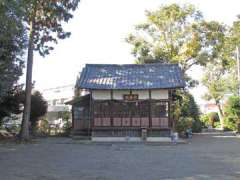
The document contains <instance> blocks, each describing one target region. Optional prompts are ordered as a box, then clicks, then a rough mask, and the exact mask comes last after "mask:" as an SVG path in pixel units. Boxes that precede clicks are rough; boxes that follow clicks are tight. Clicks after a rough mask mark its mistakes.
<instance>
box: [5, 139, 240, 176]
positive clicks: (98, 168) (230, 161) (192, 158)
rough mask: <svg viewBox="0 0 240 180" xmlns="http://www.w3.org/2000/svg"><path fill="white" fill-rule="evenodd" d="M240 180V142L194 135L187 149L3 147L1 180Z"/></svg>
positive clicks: (68, 142)
mask: <svg viewBox="0 0 240 180" xmlns="http://www.w3.org/2000/svg"><path fill="white" fill-rule="evenodd" d="M135 179H136V180H162V179H168V180H170V179H188V180H195V179H197V180H198V179H202V180H206V179H209V180H228V179H236V180H239V179H240V138H237V137H233V136H230V135H226V136H215V135H195V136H194V137H193V139H192V140H191V141H190V142H189V143H188V144H179V145H159V144H130V143H129V144H128V143H125V144H123V143H117V144H96V143H83V142H81V141H77V140H72V139H70V138H47V139H37V140H36V143H33V144H13V143H0V180H135Z"/></svg>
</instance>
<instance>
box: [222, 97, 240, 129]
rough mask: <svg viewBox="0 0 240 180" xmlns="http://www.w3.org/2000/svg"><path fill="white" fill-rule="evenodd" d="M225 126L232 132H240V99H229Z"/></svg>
mask: <svg viewBox="0 0 240 180" xmlns="http://www.w3.org/2000/svg"><path fill="white" fill-rule="evenodd" d="M224 112H225V119H224V121H225V124H224V126H225V127H226V128H228V129H231V130H237V131H238V132H239V131H240V126H239V124H240V97H238V96H232V97H230V98H229V99H228V101H227V103H226V105H225V107H224Z"/></svg>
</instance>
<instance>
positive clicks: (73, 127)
mask: <svg viewBox="0 0 240 180" xmlns="http://www.w3.org/2000/svg"><path fill="white" fill-rule="evenodd" d="M71 111H72V130H73V131H74V130H75V122H74V121H75V119H74V105H72V110H71Z"/></svg>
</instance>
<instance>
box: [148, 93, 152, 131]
mask: <svg viewBox="0 0 240 180" xmlns="http://www.w3.org/2000/svg"><path fill="white" fill-rule="evenodd" d="M148 92H149V127H150V128H152V92H151V90H148Z"/></svg>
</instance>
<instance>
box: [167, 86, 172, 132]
mask: <svg viewBox="0 0 240 180" xmlns="http://www.w3.org/2000/svg"><path fill="white" fill-rule="evenodd" d="M171 104H172V90H171V89H169V90H168V127H171V128H172V127H173V122H172V117H171Z"/></svg>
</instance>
